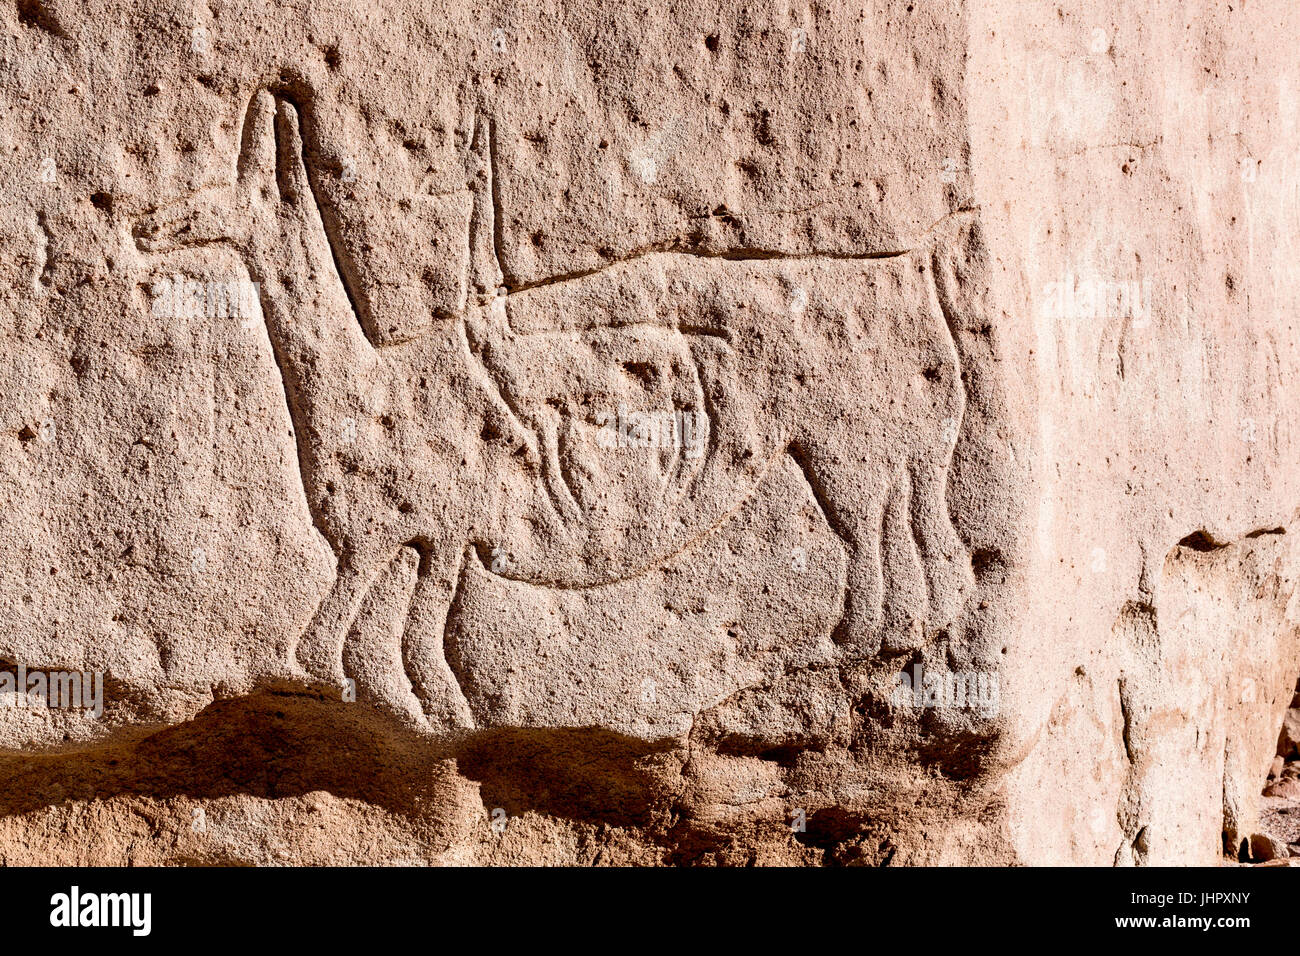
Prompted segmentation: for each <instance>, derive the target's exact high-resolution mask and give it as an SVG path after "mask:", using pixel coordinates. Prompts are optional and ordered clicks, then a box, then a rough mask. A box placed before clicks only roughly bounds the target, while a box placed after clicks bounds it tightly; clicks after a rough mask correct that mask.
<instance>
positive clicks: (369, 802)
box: [0, 0, 1300, 865]
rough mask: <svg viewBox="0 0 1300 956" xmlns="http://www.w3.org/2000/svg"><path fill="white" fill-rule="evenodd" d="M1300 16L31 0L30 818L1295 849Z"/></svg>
mask: <svg viewBox="0 0 1300 956" xmlns="http://www.w3.org/2000/svg"><path fill="white" fill-rule="evenodd" d="M1298 27H1300V14H1298V13H1297V12H1296V11H1295V10H1294V8H1293V6H1292V5H1290V4H1288V3H1285V2H1282V0H1277V2H1259V0H1252V2H1250V3H1248V4H1244V5H1233V6H1231V7H1229V6H1227V5H1223V4H1176V3H1172V2H1158V3H1155V4H1148V5H1144V6H1142V7H1137V6H1132V7H1128V8H1123V9H1121V10H1119V11H1116V10H1112V9H1110V8H1109V7H1108V6H1107V5H1103V4H1097V3H1090V2H1074V3H1061V4H1022V3H1006V2H982V3H974V4H961V3H957V2H921V0H917V2H915V3H907V2H888V3H885V2H882V3H878V4H869V5H858V4H852V3H850V4H836V5H830V6H823V5H818V4H809V5H798V4H795V5H791V4H788V3H785V2H782V3H759V4H757V5H755V4H753V3H747V4H744V5H741V4H731V3H714V4H703V5H702V4H700V3H691V4H678V3H668V4H665V5H633V4H625V3H617V2H616V3H594V2H575V3H564V4H559V3H541V4H535V5H531V6H530V8H528V9H521V8H520V7H519V6H516V5H513V4H487V5H483V4H473V5H469V4H465V5H461V4H454V3H453V4H437V3H432V2H430V3H422V2H418V0H417V2H412V0H402V2H383V3H357V4H347V3H341V2H340V3H324V4H311V5H271V4H265V5H262V4H249V5H235V4H223V3H216V2H208V3H206V4H199V5H197V6H196V5H193V4H189V5H183V4H179V3H166V2H156V0H150V2H147V3H143V4H114V3H104V2H99V0H90V2H87V3H83V4H71V3H68V2H65V0H19V2H17V3H16V4H13V3H10V4H6V5H4V6H3V7H0V63H2V65H3V69H2V70H0V106H2V107H3V110H2V112H0V155H3V156H4V162H3V164H0V185H2V186H3V195H4V196H5V197H6V199H5V202H4V204H3V208H2V215H0V244H2V246H3V253H4V254H3V256H0V268H3V270H4V271H5V275H6V278H7V279H8V280H9V281H7V282H6V283H5V284H4V286H3V288H0V302H2V303H3V309H2V311H0V318H2V319H3V326H2V327H0V349H3V354H4V356H5V358H6V361H4V362H3V363H0V376H3V386H4V388H3V391H4V394H5V395H6V396H7V401H6V402H4V403H3V404H2V405H0V442H3V443H7V447H6V449H5V451H4V454H3V455H0V511H2V513H3V514H4V516H5V520H4V521H3V522H0V556H2V560H0V583H2V584H3V587H0V659H2V660H3V661H4V662H6V668H7V669H8V670H11V671H16V670H17V668H18V667H19V666H20V665H21V666H22V667H24V668H27V669H29V670H40V669H46V670H57V669H63V668H67V669H78V670H84V671H101V672H104V673H105V675H106V676H105V698H106V700H105V711H104V713H103V715H102V716H100V717H99V718H98V719H93V718H91V717H89V716H87V715H86V714H84V713H82V712H80V711H75V710H74V711H67V710H46V709H39V710H29V709H22V708H0V746H3V753H0V767H2V768H3V773H0V780H3V781H4V782H3V784H0V859H2V860H3V861H6V862H18V863H28V862H41V863H63V862H77V863H110V864H118V863H184V864H190V863H194V864H197V863H231V862H251V863H264V864H266V863H304V864H307V863H421V864H422V863H638V864H677V863H681V864H686V863H728V864H730V863H800V864H802V863H809V864H815V863H829V864H867V865H878V864H936V863H945V864H946V863H985V864H1004V863H1013V862H1019V863H1031V864H1043V863H1067V862H1068V863H1084V864H1106V865H1110V864H1120V865H1131V864H1166V863H1201V862H1215V861H1217V860H1219V859H1220V858H1221V857H1222V856H1223V855H1224V854H1225V853H1226V854H1227V855H1228V856H1230V857H1232V858H1242V859H1250V858H1252V857H1251V854H1252V847H1256V848H1261V847H1262V848H1267V849H1268V851H1269V853H1270V854H1271V855H1273V856H1277V855H1278V854H1280V853H1281V850H1279V849H1278V847H1283V848H1285V840H1282V842H1279V839H1278V838H1276V837H1274V836H1270V835H1269V834H1268V833H1266V832H1265V831H1266V830H1267V827H1265V826H1264V825H1262V824H1261V822H1260V812H1261V803H1260V801H1261V796H1260V792H1261V789H1262V788H1263V787H1264V785H1265V782H1266V779H1267V778H1268V775H1269V772H1270V767H1271V764H1272V760H1273V757H1274V755H1275V753H1276V750H1277V748H1276V742H1277V740H1278V733H1279V728H1280V727H1282V725H1283V719H1284V714H1285V712H1286V709H1287V706H1288V703H1289V702H1290V700H1291V695H1292V689H1293V688H1294V686H1295V682H1296V676H1297V674H1298V673H1300V597H1297V594H1298V593H1300V591H1298V590H1297V589H1298V585H1300V542H1298V540H1297V533H1296V531H1297V529H1298V528H1300V524H1297V516H1298V514H1300V512H1297V508H1298V507H1300V467H1297V465H1298V464H1300V447H1298V440H1300V436H1298V435H1297V419H1298V414H1300V399H1298V398H1297V394H1300V393H1297V391H1296V390H1295V389H1294V388H1293V387H1291V383H1293V382H1294V381H1295V380H1296V378H1297V376H1298V375H1300V337H1298V336H1297V334H1296V331H1297V330H1296V320H1295V315H1296V314H1297V306H1300V301H1298V299H1300V274H1298V273H1297V270H1296V266H1295V263H1296V261H1297V259H1298V257H1300V248H1298V246H1300V239H1298V238H1297V236H1300V229H1297V225H1300V185H1298V183H1300V179H1297V176H1298V174H1300V169H1298V168H1297V166H1296V162H1297V159H1296V158H1297V157H1300V132H1298V130H1297V123H1298V121H1300V101H1298V100H1297V96H1298V95H1300V64H1297V63H1296V62H1295V59H1294V56H1292V55H1291V54H1292V51H1291V49H1290V48H1289V47H1288V46H1287V45H1286V44H1285V43H1282V42H1278V41H1277V38H1280V37H1286V36H1291V35H1293V34H1294V33H1295V31H1296V29H1297V28H1298ZM247 283H256V294H255V295H252V296H247V297H246V298H247V302H246V303H244V302H243V300H241V299H240V290H243V289H245V288H246V287H247V286H246V284H247ZM177 288H179V289H181V290H184V292H185V295H184V296H181V297H180V298H181V299H182V300H184V301H180V302H179V303H178V302H177V301H176V298H177V297H176V296H173V295H172V291H173V290H174V289H177ZM196 291H197V292H198V293H199V294H200V295H201V301H199V300H197V299H196V300H194V302H196V303H197V305H196V307H193V308H190V307H187V302H188V300H186V299H185V296H188V295H190V293H192V292H196ZM232 297H233V299H232ZM233 300H238V302H239V304H240V305H243V304H246V305H247V306H248V308H247V309H243V308H238V307H232V304H231V303H232V301H233ZM190 304H193V303H190ZM178 305H179V307H178ZM647 415H649V416H651V417H649V418H646V417H645V416H647ZM628 416H631V417H632V418H633V419H634V420H639V421H640V422H641V427H642V430H641V431H640V432H637V433H635V434H634V435H633V438H634V439H635V438H636V437H637V435H639V436H641V437H643V438H644V437H645V436H647V435H650V434H651V432H650V431H649V430H648V428H649V426H653V429H654V430H653V437H654V440H653V441H649V442H639V441H636V440H633V441H630V442H629V441H627V440H626V439H627V432H625V431H624V432H621V433H620V432H619V431H617V430H616V427H617V426H618V425H619V424H620V423H623V422H625V421H626V420H627V418H628ZM638 416H640V418H638ZM611 436H614V438H613V440H612V441H611ZM918 668H920V669H921V670H922V671H925V672H928V673H930V674H931V675H935V674H938V675H943V674H956V675H971V676H972V679H977V680H978V681H979V682H982V683H979V684H978V686H980V687H983V688H985V689H986V690H987V689H989V688H992V689H993V690H994V691H995V693H994V694H993V695H992V696H991V697H981V705H980V706H970V705H961V704H958V705H957V706H951V705H950V703H951V702H949V704H944V703H943V702H942V701H940V702H939V704H940V705H939V706H921V707H916V706H913V704H914V703H916V702H921V703H925V701H924V699H923V696H922V695H918V696H917V697H915V698H914V697H912V696H911V695H900V694H899V693H898V688H899V683H900V675H901V674H903V673H907V674H909V675H916V674H917V673H918ZM972 686H974V685H972ZM354 698H355V699H354ZM930 703H931V704H933V703H935V702H934V701H930ZM1275 776H1276V775H1275ZM1288 779H1290V777H1288ZM1269 799H1272V798H1269ZM1264 809H1265V810H1267V811H1268V812H1270V813H1272V812H1273V808H1272V806H1271V805H1269V806H1267V807H1265V808H1264ZM1255 858H1260V854H1259V853H1255Z"/></svg>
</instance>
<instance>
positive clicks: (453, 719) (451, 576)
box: [402, 546, 474, 731]
mask: <svg viewBox="0 0 1300 956" xmlns="http://www.w3.org/2000/svg"><path fill="white" fill-rule="evenodd" d="M466 553H467V552H465V551H460V550H452V549H451V548H449V547H432V546H430V547H427V548H425V549H424V551H423V554H422V555H421V562H420V573H419V578H418V580H417V582H416V585H415V594H414V596H413V597H412V599H411V607H410V613H409V614H408V615H407V618H406V628H405V631H404V633H403V636H402V661H403V664H404V667H405V673H406V675H407V676H408V677H409V679H410V684H411V686H412V689H413V691H414V694H415V696H416V697H417V698H418V699H419V701H420V705H421V707H422V709H423V712H424V714H425V717H426V719H427V721H428V724H429V726H430V728H431V729H433V730H444V731H450V730H465V729H469V728H472V727H473V726H474V717H473V714H471V712H470V707H469V702H468V700H466V698H465V693H464V689H463V688H462V686H461V682H460V679H459V677H457V675H456V673H455V672H454V671H453V670H452V668H451V665H450V663H449V662H448V659H447V651H446V633H447V625H448V623H449V620H450V617H451V615H452V614H453V613H454V612H455V607H456V596H457V594H458V592H459V588H460V578H461V573H462V571H463V570H464V566H465V555H466Z"/></svg>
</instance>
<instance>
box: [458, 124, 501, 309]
mask: <svg viewBox="0 0 1300 956" xmlns="http://www.w3.org/2000/svg"><path fill="white" fill-rule="evenodd" d="M495 136H496V124H495V123H493V121H492V119H491V118H490V117H488V116H485V115H482V114H479V115H477V116H476V117H475V118H474V131H473V133H472V135H471V137H470V156H469V161H468V163H467V172H468V174H469V188H470V192H472V193H473V195H474V211H473V216H472V218H471V221H470V222H471V225H470V229H471V232H470V245H469V255H470V260H469V278H470V288H471V291H472V292H477V293H478V294H479V295H480V296H486V297H491V296H494V295H496V293H497V290H498V289H500V288H501V286H502V284H503V283H504V282H505V274H504V273H503V272H502V269H501V262H500V260H499V258H498V252H497V250H498V248H499V247H500V244H501V236H500V234H499V230H500V210H498V209H497V208H496V196H497V190H498V184H497V183H496V181H495V179H496V174H497V170H496V163H495V158H494V153H493V151H494V150H495V148H496V147H495V143H494V138H495Z"/></svg>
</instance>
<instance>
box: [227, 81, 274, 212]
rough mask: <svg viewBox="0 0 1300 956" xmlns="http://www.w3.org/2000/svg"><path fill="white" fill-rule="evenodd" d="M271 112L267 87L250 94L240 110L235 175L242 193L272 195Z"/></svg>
mask: <svg viewBox="0 0 1300 956" xmlns="http://www.w3.org/2000/svg"><path fill="white" fill-rule="evenodd" d="M275 114H276V100H275V97H274V96H272V95H271V94H270V93H269V92H268V91H267V90H258V91H257V92H256V93H254V94H253V97H252V99H250V100H249V101H248V109H247V110H245V111H244V128H243V130H242V132H241V133H240V141H239V158H238V160H237V161H236V164H235V178H236V180H237V182H238V183H239V188H240V190H241V191H242V192H244V193H245V194H247V193H250V192H253V191H255V190H256V191H258V192H259V193H261V194H262V195H266V196H267V197H271V196H274V195H275V193H274V192H272V190H273V189H274V188H275V172H276V149H275Z"/></svg>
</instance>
